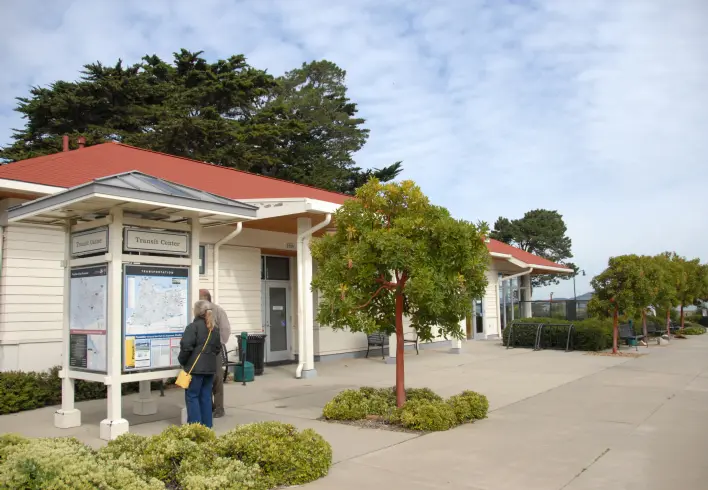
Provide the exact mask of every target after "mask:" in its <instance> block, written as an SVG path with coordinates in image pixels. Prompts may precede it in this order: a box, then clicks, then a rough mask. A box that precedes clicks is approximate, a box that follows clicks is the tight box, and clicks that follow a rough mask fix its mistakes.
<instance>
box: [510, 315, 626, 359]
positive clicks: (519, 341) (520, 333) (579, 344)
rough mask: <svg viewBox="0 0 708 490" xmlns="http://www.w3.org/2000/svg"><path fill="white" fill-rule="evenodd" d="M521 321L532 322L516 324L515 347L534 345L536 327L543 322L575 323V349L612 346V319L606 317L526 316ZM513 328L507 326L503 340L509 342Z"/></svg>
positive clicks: (602, 348) (573, 339) (600, 349)
mask: <svg viewBox="0 0 708 490" xmlns="http://www.w3.org/2000/svg"><path fill="white" fill-rule="evenodd" d="M519 322H520V323H527V324H530V325H529V326H526V325H514V339H513V340H514V342H513V344H512V346H514V347H533V346H534V345H535V342H536V329H537V327H538V325H539V324H541V323H555V324H570V323H572V324H573V333H572V338H571V342H572V345H573V348H574V349H575V350H581V351H602V350H605V349H608V348H610V347H611V346H612V321H611V320H607V319H604V318H596V317H593V318H588V319H586V320H575V321H572V322H571V321H568V320H562V319H558V318H540V317H534V318H524V319H520V320H519ZM510 332H511V329H509V328H505V329H504V331H503V332H502V342H503V344H504V345H508V343H509V335H510ZM564 345H565V344H564Z"/></svg>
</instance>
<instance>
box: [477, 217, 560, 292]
mask: <svg viewBox="0 0 708 490" xmlns="http://www.w3.org/2000/svg"><path fill="white" fill-rule="evenodd" d="M566 232H567V228H566V226H565V222H564V221H563V216H561V215H560V214H559V213H558V211H549V210H547V209H535V210H533V211H528V212H527V213H526V214H524V217H523V218H520V219H514V220H509V219H508V218H504V217H499V219H497V221H496V223H494V230H492V233H491V234H490V236H491V237H492V238H494V239H495V240H499V241H501V242H504V243H508V244H509V245H514V246H515V247H518V248H520V249H522V250H525V251H527V252H529V253H532V254H534V255H538V256H539V257H543V258H544V259H548V260H550V261H552V262H555V263H558V264H566V263H568V262H567V259H570V258H572V257H573V254H572V253H571V251H570V248H571V244H572V242H571V240H570V238H568V237H567V236H566ZM569 277H573V276H569ZM550 284H558V278H557V277H556V276H552V275H538V276H533V277H532V279H531V285H532V286H533V287H541V286H547V285H550ZM528 299H530V295H529V298H528Z"/></svg>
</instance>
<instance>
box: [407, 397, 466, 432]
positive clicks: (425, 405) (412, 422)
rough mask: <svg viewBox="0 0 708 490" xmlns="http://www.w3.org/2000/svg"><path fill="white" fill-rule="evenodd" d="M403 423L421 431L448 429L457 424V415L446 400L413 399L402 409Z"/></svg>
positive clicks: (408, 427) (409, 427)
mask: <svg viewBox="0 0 708 490" xmlns="http://www.w3.org/2000/svg"><path fill="white" fill-rule="evenodd" d="M401 425H402V426H403V427H405V428H407V429H412V430H421V431H441V430H448V429H451V428H453V427H455V426H456V425H458V422H457V415H456V414H455V410H454V409H453V407H452V406H451V405H450V404H449V403H446V402H444V401H431V400H425V399H420V400H411V401H407V402H406V404H405V405H403V408H402V409H401Z"/></svg>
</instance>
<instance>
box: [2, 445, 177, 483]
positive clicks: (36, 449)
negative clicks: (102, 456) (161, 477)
mask: <svg viewBox="0 0 708 490" xmlns="http://www.w3.org/2000/svg"><path fill="white" fill-rule="evenodd" d="M6 449H7V447H6ZM0 488H23V489H37V490H39V489H42V490H44V489H47V490H70V489H76V490H93V489H96V488H116V489H119V488H120V489H131V490H143V489H145V490H152V489H155V490H157V489H164V488H165V486H164V484H163V483H161V482H159V481H156V480H145V479H142V478H140V477H139V476H138V475H136V474H135V473H133V472H131V471H130V470H128V469H126V468H123V467H121V466H118V465H114V464H112V463H111V462H110V461H101V462H99V460H98V458H97V457H96V454H95V453H94V452H93V451H92V450H91V449H89V448H88V447H86V446H84V445H83V444H81V443H80V442H78V441H76V440H75V439H65V438H56V439H32V440H30V441H29V442H28V443H26V444H18V445H14V446H12V449H11V450H10V451H8V453H7V457H6V458H4V459H3V460H2V461H1V462H0Z"/></svg>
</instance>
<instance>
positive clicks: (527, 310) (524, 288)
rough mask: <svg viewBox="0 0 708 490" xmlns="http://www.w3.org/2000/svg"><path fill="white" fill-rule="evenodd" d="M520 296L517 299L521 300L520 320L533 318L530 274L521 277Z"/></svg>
mask: <svg viewBox="0 0 708 490" xmlns="http://www.w3.org/2000/svg"><path fill="white" fill-rule="evenodd" d="M520 279H521V294H519V297H520V298H522V303H521V308H520V310H521V318H531V317H532V316H533V310H532V309H531V274H526V275H525V276H521V278H520Z"/></svg>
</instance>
